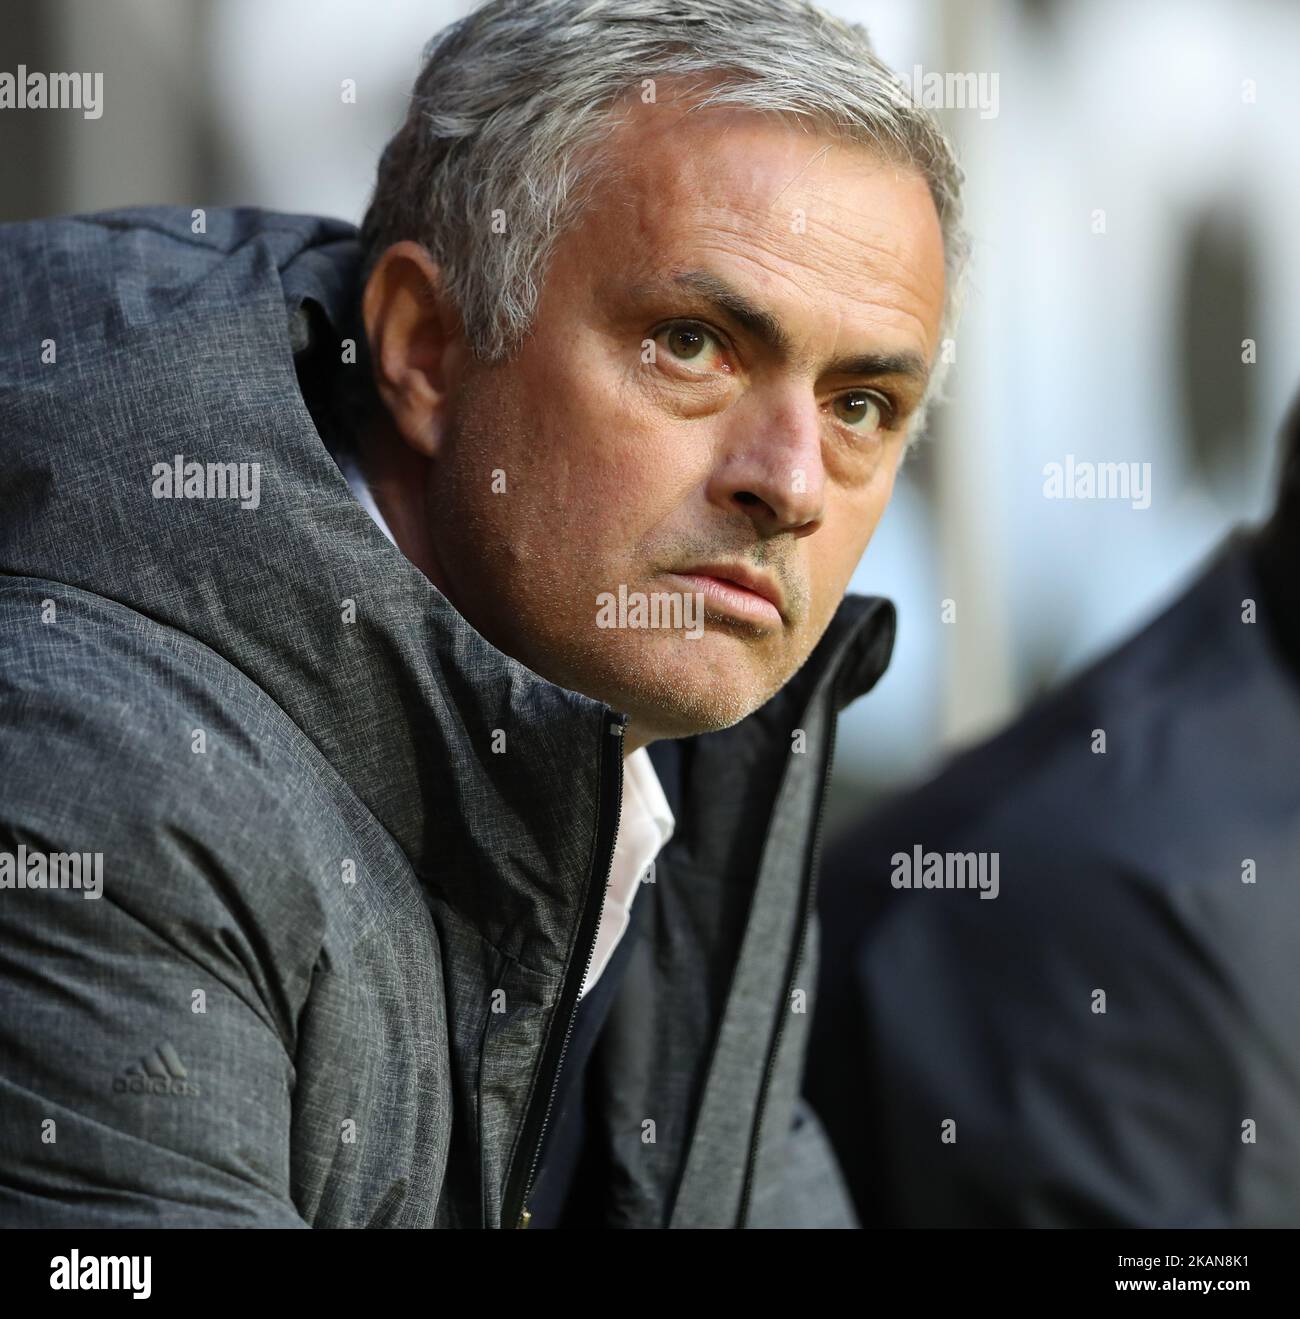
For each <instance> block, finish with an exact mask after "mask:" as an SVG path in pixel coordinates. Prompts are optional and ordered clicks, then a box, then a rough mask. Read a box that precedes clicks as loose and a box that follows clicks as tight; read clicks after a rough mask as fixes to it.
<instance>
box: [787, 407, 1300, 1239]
mask: <svg viewBox="0 0 1300 1319" xmlns="http://www.w3.org/2000/svg"><path fill="white" fill-rule="evenodd" d="M1286 443H1287V461H1286V464H1285V468H1284V475H1283V488H1282V495H1281V498H1280V499H1279V501H1278V505H1277V509H1276V512H1275V513H1274V515H1273V517H1272V519H1271V520H1270V521H1269V522H1268V523H1267V524H1266V525H1265V526H1264V527H1263V528H1261V529H1257V530H1252V531H1249V532H1246V531H1239V532H1237V533H1235V534H1234V535H1233V536H1232V537H1230V538H1229V539H1228V540H1227V542H1225V544H1224V545H1222V546H1221V547H1220V548H1219V549H1218V551H1217V552H1216V553H1215V554H1214V556H1213V557H1212V560H1211V562H1210V563H1209V565H1208V566H1207V567H1206V568H1205V570H1204V571H1203V572H1202V573H1201V574H1200V575H1199V576H1198V577H1197V579H1196V580H1195V581H1194V582H1193V583H1192V584H1191V586H1190V587H1189V588H1188V589H1187V590H1186V591H1185V592H1184V593H1183V594H1182V595H1181V597H1180V598H1179V599H1178V600H1177V601H1175V603H1174V604H1172V605H1171V606H1170V607H1169V608H1168V609H1167V610H1166V611H1165V612H1164V613H1162V614H1161V616H1160V617H1159V618H1157V619H1156V620H1155V621H1154V622H1153V623H1151V624H1150V625H1149V626H1148V627H1146V628H1145V629H1143V630H1142V631H1141V632H1140V633H1139V634H1138V635H1137V636H1136V637H1133V638H1132V639H1130V640H1129V641H1128V642H1126V643H1125V644H1124V645H1122V646H1120V647H1119V648H1118V649H1117V650H1116V651H1115V652H1114V653H1113V654H1111V655H1108V656H1106V657H1105V658H1104V659H1102V660H1100V661H1099V662H1098V663H1096V664H1094V665H1093V666H1092V667H1091V668H1090V669H1089V670H1088V671H1087V672H1085V673H1083V674H1082V675H1080V676H1079V677H1078V678H1076V679H1075V680H1074V681H1072V682H1071V683H1069V684H1068V685H1067V686H1065V687H1063V688H1062V689H1061V690H1060V691H1058V692H1055V693H1053V694H1052V695H1050V696H1048V697H1047V698H1046V699H1044V700H1043V701H1041V702H1039V703H1038V704H1037V705H1036V706H1035V707H1034V708H1033V709H1032V710H1031V711H1030V712H1029V713H1027V714H1026V715H1025V716H1024V717H1023V719H1021V720H1019V721H1018V722H1017V723H1016V724H1015V725H1013V726H1012V727H1011V728H1010V729H1008V730H1007V731H1006V732H1004V733H1003V734H1001V735H1000V736H999V737H997V738H995V739H994V740H993V741H991V742H989V743H988V744H987V745H985V746H983V747H980V748H977V749H975V750H973V751H970V752H968V753H966V754H965V755H963V756H961V757H959V758H958V759H957V760H956V761H955V762H954V763H953V764H952V766H951V767H950V768H948V769H947V770H945V771H944V772H943V773H942V774H940V775H939V776H938V777H937V778H936V779H935V780H934V781H933V782H931V783H930V784H928V785H926V786H925V787H923V788H921V789H919V790H918V791H916V792H913V793H909V794H907V795H906V796H905V797H902V798H900V799H899V800H897V801H895V802H894V803H891V804H890V805H889V806H888V807H887V808H885V809H884V810H882V811H880V812H879V813H878V814H877V815H876V816H875V817H874V818H873V819H871V820H870V821H866V822H864V823H862V824H860V825H859V826H857V827H856V828H854V829H852V830H851V831H850V832H849V833H848V834H847V835H846V836H845V837H844V838H843V839H842V840H840V841H839V842H837V844H836V846H835V847H833V848H831V849H828V852H827V858H826V868H825V876H824V882H823V885H822V899H823V910H822V915H823V925H824V928H825V930H826V931H827V938H826V941H825V943H824V945H823V949H822V953H823V957H822V977H821V980H822V983H821V985H820V987H819V989H820V992H819V998H818V1015H817V1019H816V1022H815V1023H814V1029H813V1038H812V1041H811V1043H810V1050H809V1058H808V1079H807V1084H808V1097H809V1100H810V1101H811V1102H812V1103H813V1104H814V1106H815V1107H817V1109H818V1112H819V1114H820V1116H821V1117H822V1118H823V1119H824V1120H825V1123H826V1125H827V1128H828V1130H829V1132H830V1133H831V1135H832V1137H833V1141H834V1144H835V1148H836V1151H837V1153H838V1154H839V1155H841V1157H842V1160H843V1164H844V1169H845V1172H846V1175H847V1176H848V1181H849V1184H850V1186H851V1188H852V1191H853V1195H854V1199H855V1201H856V1203H857V1206H858V1208H859V1211H860V1212H861V1215H862V1219H863V1222H864V1223H869V1224H872V1225H891V1226H914V1227H959V1226H987V1227H999V1226H1002V1227H1007V1226H1013V1227H1042V1226H1053V1227H1121V1226H1123V1227H1225V1226H1226V1227H1249V1226H1257V1227H1258V1226H1265V1227H1279V1226H1288V1227H1295V1226H1297V1225H1298V1224H1300V1122H1298V1121H1297V1116H1298V1115H1300V1035H1298V1034H1297V1018H1296V994H1295V966H1296V950H1295V932H1296V929H1297V927H1298V926H1300V882H1298V881H1300V865H1298V863H1297V857H1300V752H1298V750H1297V749H1298V748H1300V581H1298V579H1297V574H1296V565H1297V564H1300V402H1298V404H1297V407H1296V409H1295V410H1294V411H1293V414H1292V419H1291V422H1290V425H1289V438H1288V439H1287V442H1286ZM918 845H919V846H920V847H921V848H922V849H923V850H922V855H923V856H924V855H926V854H933V855H937V856H953V857H957V856H963V857H973V858H974V859H975V861H976V864H977V865H978V862H979V859H980V857H981V856H983V857H984V858H985V874H986V876H987V875H989V874H991V873H993V872H992V871H991V865H992V862H993V859H994V857H995V856H996V859H997V872H996V873H997V878H998V883H997V889H996V896H992V897H989V898H986V897H985V896H984V893H982V892H980V891H977V890H974V889H972V888H966V889H958V888H952V889H947V888H937V887H932V888H919V889H918V888H917V887H915V886H913V887H911V888H905V887H902V886H900V885H896V884H895V882H894V881H895V878H897V879H904V878H906V877H907V874H906V869H905V864H906V862H907V861H908V860H910V859H911V858H913V857H914V855H915V853H914V849H915V848H916V847H917V846H918ZM967 864H969V863H967ZM935 873H936V875H937V871H936V872H935ZM986 891H987V892H988V893H990V894H992V893H993V892H994V890H993V888H992V885H986Z"/></svg>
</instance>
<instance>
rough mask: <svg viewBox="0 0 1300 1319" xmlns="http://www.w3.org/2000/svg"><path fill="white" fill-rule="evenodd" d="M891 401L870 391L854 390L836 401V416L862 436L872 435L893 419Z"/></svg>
mask: <svg viewBox="0 0 1300 1319" xmlns="http://www.w3.org/2000/svg"><path fill="white" fill-rule="evenodd" d="M892 412H893V410H892V409H891V408H890V406H889V401H888V400H887V399H886V398H885V397H884V396H883V395H882V394H877V393H874V392H873V391H872V390H869V389H854V390H850V391H849V393H847V394H841V395H840V396H839V398H837V399H836V400H835V415H836V416H837V417H838V418H839V419H840V420H841V421H842V422H843V423H844V424H845V425H846V426H847V427H848V428H849V429H850V430H853V431H857V432H858V434H860V435H871V434H873V433H874V432H875V431H878V430H880V429H881V428H882V427H884V426H885V425H886V424H887V423H888V421H889V420H890V419H891V418H892Z"/></svg>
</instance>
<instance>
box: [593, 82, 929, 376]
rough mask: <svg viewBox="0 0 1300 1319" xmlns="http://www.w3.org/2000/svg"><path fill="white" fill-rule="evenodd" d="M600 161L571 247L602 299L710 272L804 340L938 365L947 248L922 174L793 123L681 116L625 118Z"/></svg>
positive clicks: (733, 111)
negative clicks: (854, 342) (833, 337)
mask: <svg viewBox="0 0 1300 1319" xmlns="http://www.w3.org/2000/svg"><path fill="white" fill-rule="evenodd" d="M602 155H603V156H604V159H605V161H606V162H607V165H608V168H607V169H606V170H605V171H604V172H603V174H602V177H601V178H600V180H599V181H598V182H597V183H596V184H595V185H594V187H593V190H592V194H591V199H590V202H589V204H588V207H587V210H586V212H585V214H584V218H583V222H582V228H583V230H584V231H585V232H584V233H583V235H582V237H581V239H580V240H579V242H578V243H577V244H575V248H576V249H580V250H581V251H582V252H583V262H584V263H585V270H586V274H587V276H588V277H589V278H591V279H592V280H593V282H599V283H602V284H603V285H604V286H605V291H606V293H608V291H609V290H610V289H611V288H612V287H614V286H616V285H617V284H618V283H619V282H620V281H623V280H630V281H631V282H634V283H638V284H640V285H644V284H645V283H646V282H647V280H649V279H653V278H654V277H656V276H659V275H662V274H663V273H665V272H666V271H672V270H678V269H682V268H687V267H689V268H698V267H700V266H704V267H705V268H712V269H713V270H714V273H716V274H717V275H719V276H720V277H721V278H725V279H727V280H728V281H729V282H733V283H734V282H737V281H739V282H740V283H741V284H742V285H743V286H744V288H745V291H746V292H747V293H748V294H749V295H750V296H753V297H758V298H761V299H763V300H764V301H765V302H766V303H768V304H770V307H771V310H772V311H773V312H774V314H777V315H778V316H781V317H782V318H783V320H784V321H785V322H786V323H787V324H788V325H790V326H791V327H792V328H793V329H794V330H795V332H796V333H799V332H800V330H799V327H800V326H804V325H805V323H812V322H815V323H816V324H817V325H819V326H821V327H823V329H824V328H825V326H826V325H827V324H828V323H830V322H835V323H837V324H841V325H842V326H844V327H845V332H846V333H859V334H870V333H875V332H880V331H888V332H890V333H891V334H894V335H896V336H901V337H903V338H906V339H907V341H908V342H907V344H906V345H903V344H900V345H898V346H899V347H907V348H908V349H910V350H911V351H915V352H920V353H922V354H923V355H924V356H925V357H926V358H927V360H928V359H929V357H930V356H931V355H932V353H933V351H934V348H935V347H936V345H937V341H938V333H939V324H940V320H941V318H942V312H943V299H944V254H943V235H942V231H941V226H940V222H939V217H938V213H937V211H936V209H935V206H934V201H933V198H932V196H931V194H930V189H929V186H928V184H927V182H926V180H925V178H924V177H923V175H922V174H921V173H920V172H919V171H918V170H915V169H913V168H911V167H909V166H907V165H901V164H899V163H897V162H895V161H893V160H890V159H887V158H883V157H882V156H881V155H880V154H878V153H876V152H874V151H872V150H871V149H870V148H868V147H866V146H863V145H860V144H858V143H855V142H850V141H847V140H844V139H837V138H832V137H829V136H827V135H825V134H821V133H817V132H814V131H811V130H810V129H809V128H808V127H807V125H803V124H799V123H795V122H792V121H791V120H790V119H789V118H788V117H785V116H776V115H770V114H759V113H756V112H753V111H749V110H745V109H741V108H733V107H709V108H705V109H697V110H687V109H683V108H682V106H681V105H680V104H677V103H669V104H658V105H654V106H637V107H635V108H634V109H630V110H629V111H627V113H626V115H625V117H624V118H623V120H622V122H621V123H620V124H619V126H618V127H617V129H615V130H614V132H613V133H612V134H611V135H610V137H609V139H608V140H607V142H606V144H605V148H604V150H603V152H602ZM805 328H806V326H805Z"/></svg>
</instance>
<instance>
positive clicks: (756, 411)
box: [708, 399, 826, 538]
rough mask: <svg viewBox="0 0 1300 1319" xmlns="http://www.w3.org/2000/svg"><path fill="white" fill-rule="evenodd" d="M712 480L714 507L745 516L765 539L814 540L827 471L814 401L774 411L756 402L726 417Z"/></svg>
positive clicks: (788, 404)
mask: <svg viewBox="0 0 1300 1319" xmlns="http://www.w3.org/2000/svg"><path fill="white" fill-rule="evenodd" d="M727 422H728V429H727V431H726V433H725V435H724V437H723V442H722V446H721V449H720V452H719V455H718V461H717V462H716V463H715V464H714V470H713V474H712V476H711V478H710V480H709V490H708V496H709V499H710V501H711V502H712V503H714V504H717V505H718V506H719V507H721V508H723V509H725V510H726V511H728V512H732V511H736V510H739V511H741V512H743V513H744V514H745V515H746V516H747V517H748V518H749V519H750V520H751V521H752V522H753V523H754V526H755V527H756V528H757V530H758V531H759V533H760V534H761V535H762V536H763V537H764V538H767V537H771V536H774V535H777V534H780V533H783V532H784V533H793V534H796V535H803V536H806V535H810V534H811V533H812V532H813V531H815V530H816V529H817V528H818V527H819V526H820V525H821V522H822V518H823V516H824V502H825V495H826V470H825V467H824V466H823V463H822V436H821V418H820V415H819V413H818V411H817V406H816V403H815V401H814V400H812V399H808V400H807V401H806V402H803V401H796V400H785V401H783V402H782V403H780V404H779V405H778V406H776V407H773V406H772V405H771V403H770V402H769V403H768V404H767V405H766V406H764V405H762V404H759V403H758V401H757V400H754V401H753V406H751V407H747V408H745V409H743V410H742V409H734V410H732V411H731V412H730V413H729V414H728V416H727Z"/></svg>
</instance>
